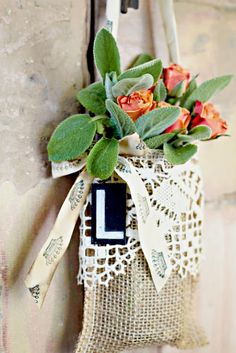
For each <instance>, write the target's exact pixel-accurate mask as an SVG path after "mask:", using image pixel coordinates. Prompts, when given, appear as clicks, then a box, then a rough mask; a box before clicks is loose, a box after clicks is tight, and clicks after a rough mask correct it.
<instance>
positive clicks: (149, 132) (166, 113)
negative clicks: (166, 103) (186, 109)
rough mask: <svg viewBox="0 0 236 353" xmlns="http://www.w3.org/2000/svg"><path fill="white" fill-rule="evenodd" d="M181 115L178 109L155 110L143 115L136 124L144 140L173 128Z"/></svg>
mask: <svg viewBox="0 0 236 353" xmlns="http://www.w3.org/2000/svg"><path fill="white" fill-rule="evenodd" d="M180 114H181V110H180V108H178V107H166V108H158V109H154V110H152V111H151V112H149V113H147V114H145V115H142V116H141V117H140V118H139V119H138V120H137V121H136V122H135V125H136V129H137V132H138V134H139V136H140V137H141V138H142V139H143V140H146V139H148V138H151V137H153V136H156V135H159V134H160V133H162V132H163V131H164V130H165V129H167V128H168V127H169V126H171V125H172V124H173V123H174V122H175V121H176V120H177V119H178V117H179V115H180Z"/></svg>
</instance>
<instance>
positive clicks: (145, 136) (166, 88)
mask: <svg viewBox="0 0 236 353" xmlns="http://www.w3.org/2000/svg"><path fill="white" fill-rule="evenodd" d="M94 60H95V64H96V67H97V69H98V71H99V73H100V75H101V78H102V80H101V81H99V82H95V83H92V84H90V85H89V86H88V87H86V88H84V89H81V90H80V91H79V92H78V93H77V95H76V97H77V99H78V101H79V102H80V103H81V105H82V106H83V107H84V108H85V109H86V110H87V111H88V113H86V114H76V115H73V116H71V117H69V118H67V119H66V120H64V121H63V122H61V123H60V124H59V126H58V127H57V128H56V130H55V131H54V133H53V135H52V136H51V139H50V141H49V144H48V155H49V160H50V161H52V162H56V163H59V162H62V161H72V160H75V159H78V158H80V157H81V156H86V168H87V171H88V173H89V174H90V175H91V176H93V177H98V178H100V179H103V180H104V179H107V178H109V177H110V176H111V174H112V173H113V171H114V168H115V166H116V165H117V160H118V154H119V145H120V143H121V141H123V140H124V139H126V138H127V137H128V136H130V135H131V136H132V135H133V134H137V135H138V136H139V137H140V139H141V140H142V141H143V142H144V143H145V145H146V146H147V147H148V148H150V149H162V150H163V152H164V156H165V158H166V159H167V160H168V161H169V162H170V163H171V164H183V163H185V162H187V161H188V160H189V159H190V158H191V157H192V156H193V155H194V154H195V153H196V152H197V144H196V142H197V141H199V140H200V141H208V140H212V139H216V138H218V137H220V136H222V135H225V134H226V131H227V123H226V121H224V120H223V119H222V118H221V116H220V113H219V112H218V111H217V110H216V109H215V107H214V105H213V104H212V103H209V102H208V100H209V99H210V98H211V97H212V96H213V95H214V94H215V93H217V92H219V91H220V90H222V89H223V88H225V87H226V86H227V85H228V84H229V82H230V80H231V78H232V76H231V75H226V76H220V77H216V78H213V79H211V80H208V81H205V82H203V83H202V84H200V85H197V82H196V79H197V77H196V76H194V77H192V78H191V77H190V73H189V71H188V70H186V69H184V68H182V67H181V66H179V65H177V64H172V65H170V66H169V67H167V68H164V69H163V67H162V62H161V60H159V59H153V58H151V57H150V56H149V55H144V54H142V55H140V56H139V57H138V59H137V60H136V61H135V62H134V63H133V65H132V66H131V67H130V68H129V69H127V70H126V71H124V72H121V69H120V55H119V50H118V47H117V44H116V41H115V39H114V38H113V36H112V34H111V33H110V32H109V31H108V30H106V29H105V28H103V29H101V30H100V31H99V32H98V33H97V35H96V38H95V42H94Z"/></svg>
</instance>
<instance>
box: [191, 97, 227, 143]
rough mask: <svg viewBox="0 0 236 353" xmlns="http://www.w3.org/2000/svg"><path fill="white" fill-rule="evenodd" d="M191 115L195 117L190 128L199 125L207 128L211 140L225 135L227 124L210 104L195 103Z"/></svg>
mask: <svg viewBox="0 0 236 353" xmlns="http://www.w3.org/2000/svg"><path fill="white" fill-rule="evenodd" d="M193 113H194V114H195V117H194V118H193V119H192V122H191V128H193V127H196V126H199V125H206V126H208V127H209V128H211V131H212V135H211V138H212V139H213V138H215V137H217V136H219V135H223V134H225V133H226V131H227V129H228V124H227V122H226V121H225V120H223V119H222V118H221V116H220V113H219V112H218V111H217V110H216V108H215V107H214V105H213V104H212V103H208V102H207V103H201V102H199V101H196V103H195V107H194V111H193Z"/></svg>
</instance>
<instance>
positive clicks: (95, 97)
mask: <svg viewBox="0 0 236 353" xmlns="http://www.w3.org/2000/svg"><path fill="white" fill-rule="evenodd" d="M76 98H77V99H78V101H79V102H80V103H81V104H82V105H83V106H84V107H85V108H86V109H87V110H89V111H90V112H92V113H94V114H104V113H105V112H106V106H105V100H106V91H105V88H104V86H103V84H102V83H101V82H95V83H92V84H91V85H89V86H88V87H86V88H83V89H81V90H80V91H79V92H78V93H77V94H76Z"/></svg>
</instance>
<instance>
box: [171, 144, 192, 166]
mask: <svg viewBox="0 0 236 353" xmlns="http://www.w3.org/2000/svg"><path fill="white" fill-rule="evenodd" d="M196 152H197V146H196V145H192V144H188V145H186V146H183V147H182V146H181V147H174V146H173V145H171V144H169V143H164V155H165V157H166V159H167V161H168V162H169V163H171V164H173V165H175V164H184V163H186V162H187V161H188V160H189V159H191V158H192V157H193V155H194V154H195V153H196Z"/></svg>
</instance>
